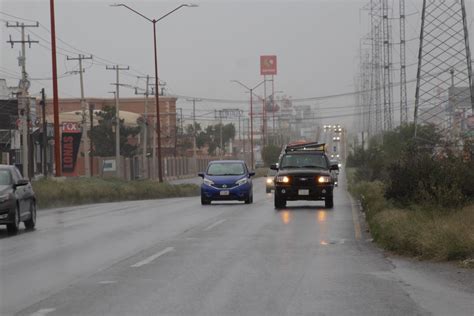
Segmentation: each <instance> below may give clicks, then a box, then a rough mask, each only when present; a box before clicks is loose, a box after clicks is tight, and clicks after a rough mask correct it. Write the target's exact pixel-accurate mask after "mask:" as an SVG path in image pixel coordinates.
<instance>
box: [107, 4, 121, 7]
mask: <svg viewBox="0 0 474 316" xmlns="http://www.w3.org/2000/svg"><path fill="white" fill-rule="evenodd" d="M110 6H111V7H123V3H113V4H111V5H110Z"/></svg>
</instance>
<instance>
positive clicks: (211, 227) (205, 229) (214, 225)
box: [203, 219, 226, 232]
mask: <svg viewBox="0 0 474 316" xmlns="http://www.w3.org/2000/svg"><path fill="white" fill-rule="evenodd" d="M225 221H226V220H225V219H221V220H218V221H217V222H215V223H213V224H211V225H209V226H207V227H206V228H204V229H203V230H204V231H205V232H207V231H208V230H211V229H213V228H214V227H216V226H217V225H220V224H222V223H224V222H225Z"/></svg>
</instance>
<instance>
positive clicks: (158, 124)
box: [111, 3, 197, 182]
mask: <svg viewBox="0 0 474 316" xmlns="http://www.w3.org/2000/svg"><path fill="white" fill-rule="evenodd" d="M111 6H113V7H125V8H127V9H129V10H130V11H132V12H134V13H136V14H138V15H139V16H141V17H142V18H144V19H145V20H147V21H148V22H151V23H152V24H153V49H154V60H155V100H156V137H157V142H158V181H159V182H163V168H162V161H161V160H162V159H161V158H162V157H161V122H160V96H159V95H160V93H159V91H160V90H158V85H159V79H158V52H157V45H156V23H157V22H159V21H161V20H162V19H164V18H165V17H167V16H168V15H170V14H172V13H173V12H175V11H177V10H179V9H181V8H183V7H190V8H193V7H197V5H196V4H182V5H180V6H178V7H176V8H175V9H173V10H171V11H170V12H168V13H166V14H165V15H163V16H162V17H160V18H158V19H150V18H148V17H147V16H145V15H143V14H141V13H140V12H138V11H136V10H134V9H132V8H131V7H129V6H128V5H126V4H123V3H119V4H113V5H111Z"/></svg>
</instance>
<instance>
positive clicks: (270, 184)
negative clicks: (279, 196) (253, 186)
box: [265, 169, 277, 193]
mask: <svg viewBox="0 0 474 316" xmlns="http://www.w3.org/2000/svg"><path fill="white" fill-rule="evenodd" d="M276 173H277V172H276V170H272V169H270V170H269V171H268V173H267V179H266V181H265V189H266V190H265V191H266V192H267V193H270V192H272V190H273V189H275V175H276Z"/></svg>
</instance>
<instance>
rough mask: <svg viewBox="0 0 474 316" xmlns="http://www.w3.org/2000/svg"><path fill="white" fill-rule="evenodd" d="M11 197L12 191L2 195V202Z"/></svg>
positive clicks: (0, 196)
mask: <svg viewBox="0 0 474 316" xmlns="http://www.w3.org/2000/svg"><path fill="white" fill-rule="evenodd" d="M9 199H10V193H6V194H2V195H0V203H3V202H6V201H8V200H9Z"/></svg>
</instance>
